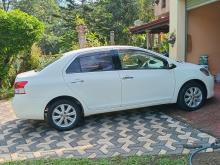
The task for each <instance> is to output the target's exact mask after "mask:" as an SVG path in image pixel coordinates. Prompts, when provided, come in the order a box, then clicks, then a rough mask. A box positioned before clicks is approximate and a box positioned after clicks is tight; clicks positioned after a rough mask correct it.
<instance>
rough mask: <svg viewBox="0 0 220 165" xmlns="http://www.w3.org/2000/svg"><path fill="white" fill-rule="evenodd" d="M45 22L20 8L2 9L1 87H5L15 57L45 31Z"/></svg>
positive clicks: (0, 28) (0, 14) (0, 23)
mask: <svg viewBox="0 0 220 165" xmlns="http://www.w3.org/2000/svg"><path fill="white" fill-rule="evenodd" d="M43 30H44V26H43V24H42V23H41V22H40V21H39V20H38V19H37V18H35V17H33V16H30V15H28V14H26V13H24V12H21V11H19V10H12V11H10V12H5V11H3V10H0V36H1V37H0V43H1V44H0V70H1V72H0V87H4V85H5V83H6V82H7V77H8V76H9V75H8V74H9V71H10V67H11V63H12V61H13V59H15V58H16V56H17V55H18V53H19V52H20V51H22V50H25V49H29V48H30V47H31V46H32V44H33V43H34V42H36V41H38V40H39V39H40V37H41V35H42V33H43Z"/></svg>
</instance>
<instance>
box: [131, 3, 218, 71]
mask: <svg viewBox="0 0 220 165" xmlns="http://www.w3.org/2000/svg"><path fill="white" fill-rule="evenodd" d="M164 3H165V5H164ZM164 6H165V7H164ZM154 10H155V15H156V17H157V20H155V21H153V22H150V23H147V24H143V25H140V26H136V27H133V28H131V29H130V30H131V32H132V33H139V32H141V31H142V33H143V31H145V32H146V31H147V32H148V33H152V32H154V31H155V32H163V30H165V29H166V30H165V31H164V32H166V31H167V25H168V27H169V30H168V31H169V33H170V34H172V35H173V36H175V43H174V44H172V45H170V50H169V54H170V57H171V58H173V59H176V60H181V61H187V62H191V63H195V64H199V59H200V57H201V56H204V55H205V56H208V61H209V63H208V64H209V70H210V71H211V73H212V74H214V75H217V74H218V73H220V47H219V43H220V32H219V29H220V21H219V20H220V12H219V11H220V1H219V0H155V6H154ZM168 15H169V16H168ZM167 16H168V17H169V18H167ZM165 19H166V21H165ZM167 23H168V24H167ZM165 24H166V25H165ZM165 27H166V28H165Z"/></svg>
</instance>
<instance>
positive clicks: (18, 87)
mask: <svg viewBox="0 0 220 165" xmlns="http://www.w3.org/2000/svg"><path fill="white" fill-rule="evenodd" d="M27 83H28V81H20V82H16V83H15V85H14V88H15V94H26V93H25V89H24V87H25V86H26V85H27Z"/></svg>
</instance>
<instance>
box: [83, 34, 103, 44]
mask: <svg viewBox="0 0 220 165" xmlns="http://www.w3.org/2000/svg"><path fill="white" fill-rule="evenodd" d="M86 42H87V47H97V46H103V45H106V44H105V43H102V42H100V39H99V36H98V35H97V34H96V33H95V32H87V34H86Z"/></svg>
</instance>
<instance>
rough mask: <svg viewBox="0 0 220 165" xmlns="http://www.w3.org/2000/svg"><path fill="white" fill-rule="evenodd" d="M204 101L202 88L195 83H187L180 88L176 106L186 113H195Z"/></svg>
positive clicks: (204, 96)
mask: <svg viewBox="0 0 220 165" xmlns="http://www.w3.org/2000/svg"><path fill="white" fill-rule="evenodd" d="M205 100H206V93H205V89H204V87H203V86H202V85H200V84H198V83H196V82H189V83H187V84H185V85H184V86H183V87H182V88H181V90H180V92H179V96H178V101H177V104H178V105H179V107H180V108H182V109H184V110H186V111H195V110H198V109H200V108H201V107H202V106H203V105H204V103H205Z"/></svg>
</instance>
